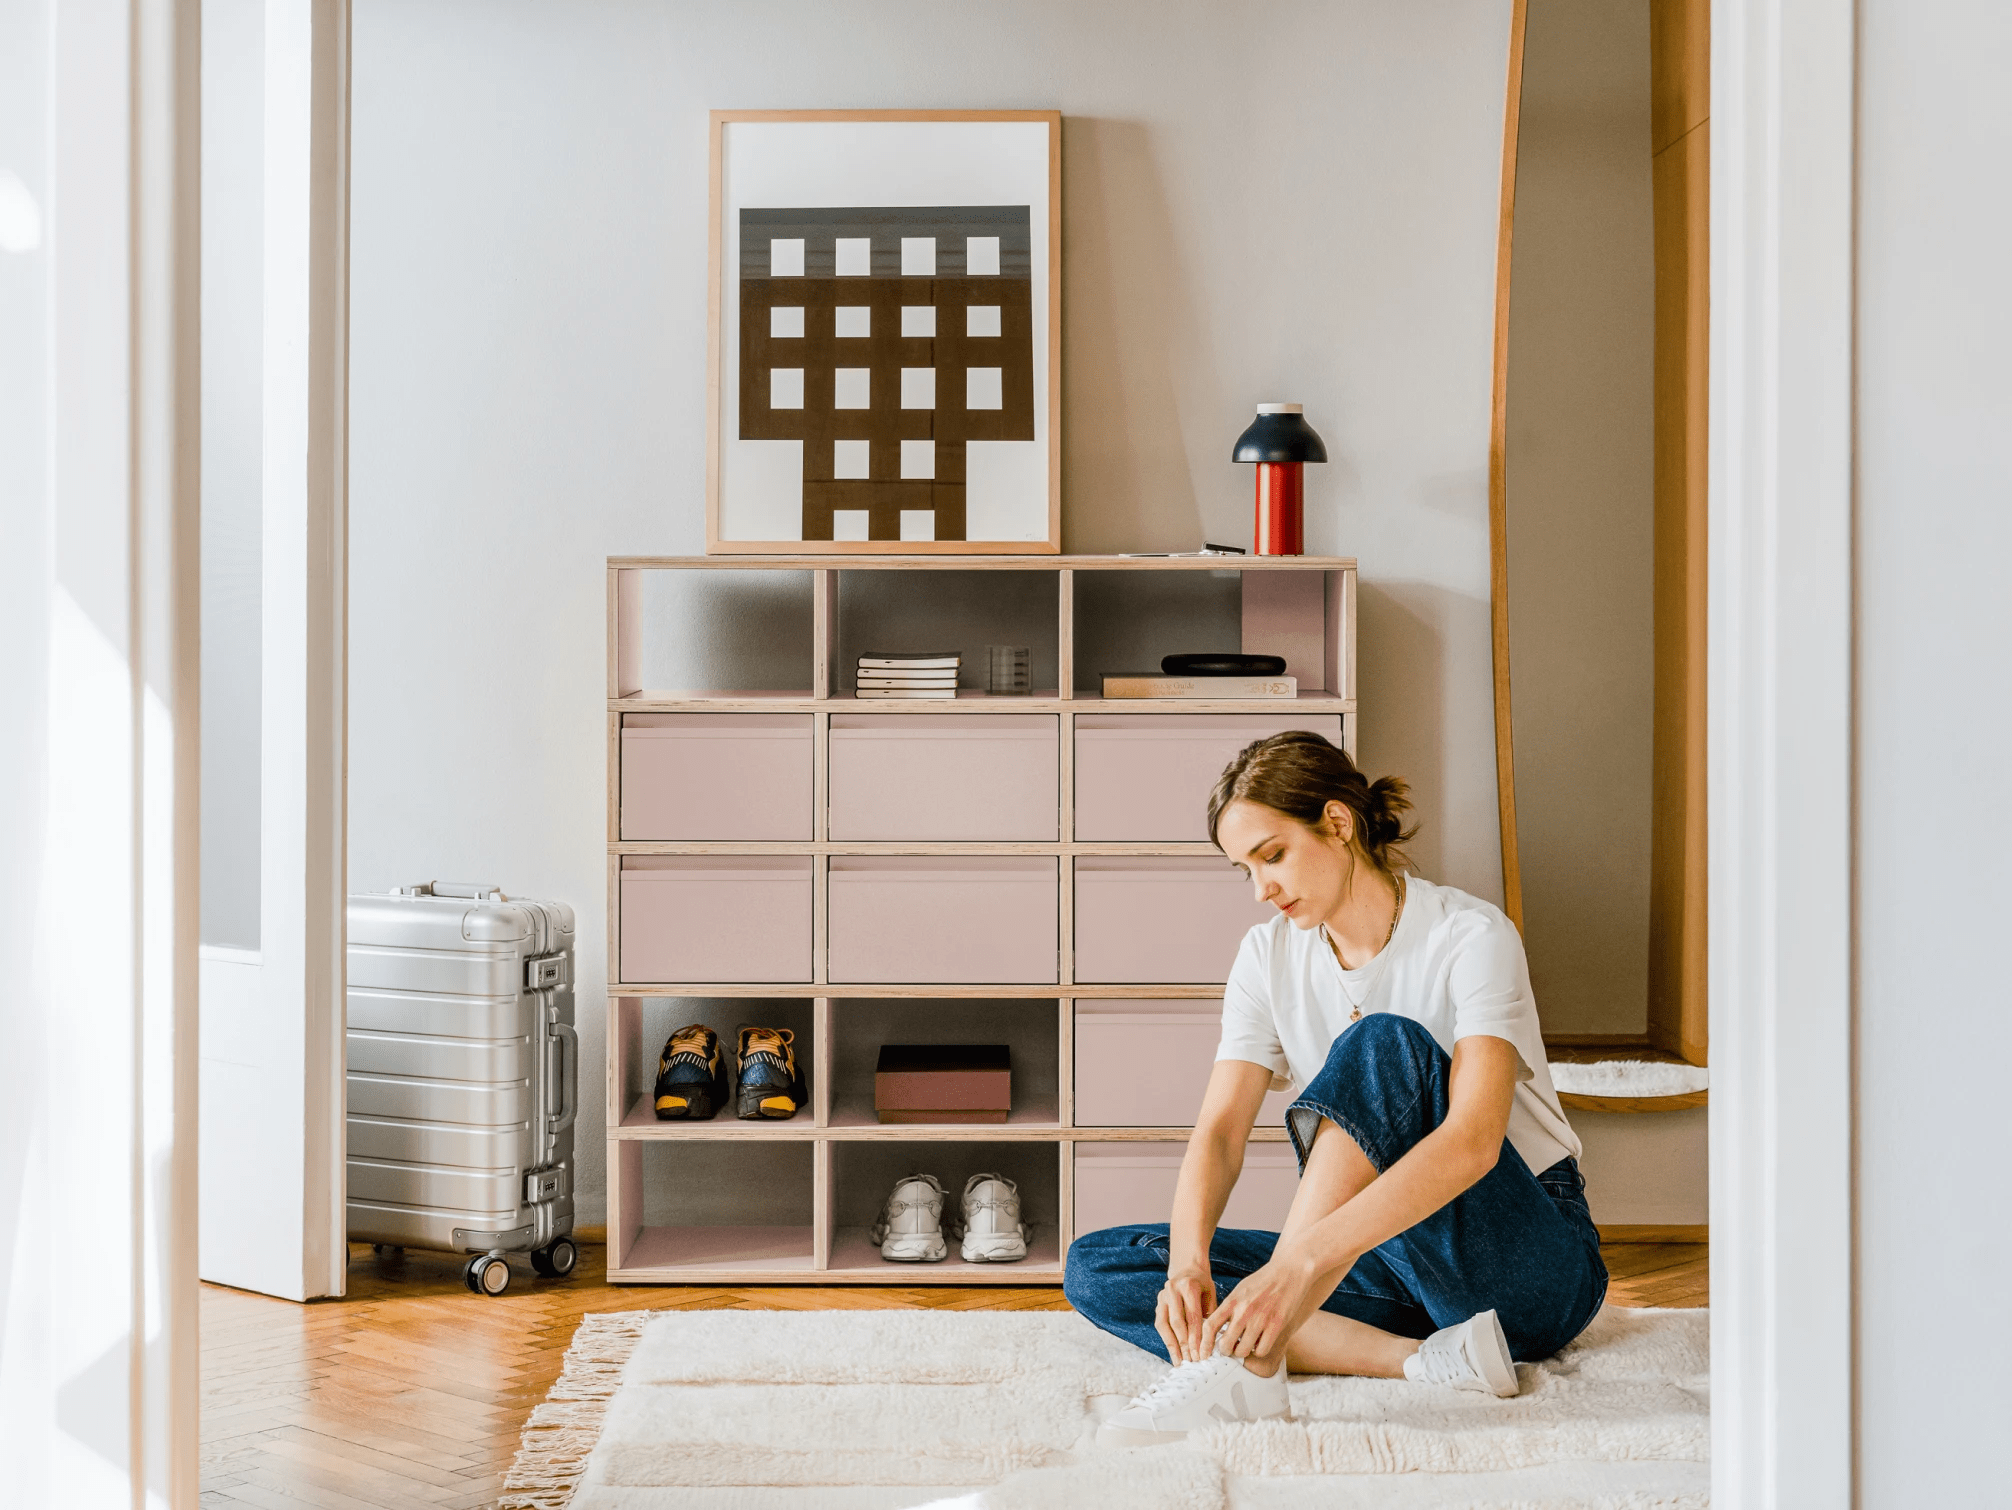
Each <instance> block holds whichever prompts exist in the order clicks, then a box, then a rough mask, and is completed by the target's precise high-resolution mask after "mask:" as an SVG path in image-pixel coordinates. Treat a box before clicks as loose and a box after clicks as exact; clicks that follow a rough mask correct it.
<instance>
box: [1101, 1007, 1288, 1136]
mask: <svg viewBox="0 0 2012 1510" xmlns="http://www.w3.org/2000/svg"><path fill="white" fill-rule="evenodd" d="M1222 1035H1223V1004H1222V1003H1221V1002H1219V1001H1153V1000H1132V1001H1079V1002H1077V1003H1076V1125H1077V1126H1078V1127H1192V1126H1193V1125H1194V1121H1195V1115H1196V1113H1198V1112H1199V1111H1200V1110H1201V1107H1202V1093H1203V1092H1204V1091H1206V1090H1207V1089H1208V1085H1209V1076H1210V1075H1211V1074H1213V1073H1214V1071H1215V1066H1216V1045H1217V1044H1218V1043H1220V1042H1221V1041H1222ZM1291 1104H1292V1097H1291V1096H1289V1095H1287V1094H1286V1093H1285V1092H1284V1091H1272V1092H1271V1093H1269V1094H1268V1095H1267V1096H1266V1097H1265V1098H1264V1109H1263V1110H1262V1111H1260V1112H1259V1113H1258V1122H1257V1125H1258V1126H1260V1127H1280V1126H1283V1125H1284V1123H1285V1109H1286V1108H1287V1107H1288V1106H1290V1105H1291Z"/></svg>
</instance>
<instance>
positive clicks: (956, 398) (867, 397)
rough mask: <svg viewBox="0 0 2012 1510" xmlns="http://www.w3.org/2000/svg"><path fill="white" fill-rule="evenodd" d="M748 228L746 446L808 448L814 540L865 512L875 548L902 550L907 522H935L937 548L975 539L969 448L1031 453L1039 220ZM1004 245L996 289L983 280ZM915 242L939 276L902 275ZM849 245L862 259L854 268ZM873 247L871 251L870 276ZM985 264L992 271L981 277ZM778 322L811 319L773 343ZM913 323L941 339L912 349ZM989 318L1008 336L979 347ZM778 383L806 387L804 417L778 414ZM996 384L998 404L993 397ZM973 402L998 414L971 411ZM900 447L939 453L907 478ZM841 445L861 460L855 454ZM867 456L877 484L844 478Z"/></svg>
mask: <svg viewBox="0 0 2012 1510" xmlns="http://www.w3.org/2000/svg"><path fill="white" fill-rule="evenodd" d="M740 221H741V225H740V231H741V255H740V434H741V438H742V439H744V440H800V441H802V442H803V538H804V539H805V540H831V539H834V538H836V536H835V535H834V528H835V521H834V518H833V515H834V512H835V511H838V510H855V509H856V510H864V511H865V513H866V526H867V530H866V538H868V539H869V540H899V539H901V538H902V528H901V525H902V519H901V516H902V514H903V513H904V512H909V511H924V510H926V511H928V513H929V515H930V518H931V520H932V521H933V530H932V533H931V534H930V535H929V536H927V537H925V538H933V539H937V540H963V539H965V538H967V537H966V535H965V521H964V496H965V495H964V489H965V476H966V468H965V461H966V454H965V445H966V443H967V442H969V441H974V440H977V441H998V440H1013V441H1032V440H1033V439H1034V301H1033V277H1032V263H1031V245H1030V238H1029V215H1028V208H1027V206H1025V205H1003V206H959V207H946V208H919V209H759V210H749V209H744V210H742V211H741V212H740ZM995 239H996V245H997V266H998V271H997V272H996V273H994V272H989V271H985V270H984V266H983V263H984V259H985V257H986V254H987V252H988V250H989V249H990V247H991V246H992V244H993V243H994V240H995ZM904 240H906V241H908V242H909V243H910V248H909V251H910V256H911V258H920V257H922V256H923V255H924V247H923V245H922V244H924V243H926V244H927V245H928V252H927V257H928V261H929V262H930V263H931V265H932V266H933V272H931V273H929V274H927V275H923V274H922V273H921V272H920V271H919V269H914V268H912V269H911V272H910V273H909V274H907V275H904V273H903V271H902V268H903V242H904ZM841 241H847V242H850V243H851V245H850V247H848V248H846V249H844V250H845V254H846V255H845V256H844V257H841V248H840V246H839V243H840V242H841ZM862 242H864V243H867V244H868V245H869V246H870V254H869V255H868V258H867V260H866V264H865V267H866V270H864V271H861V270H858V267H859V261H858V259H859V254H860V252H861V251H863V250H865V248H862V247H861V246H860V243H862ZM974 242H975V244H974ZM967 253H968V254H969V257H968V256H967ZM972 260H977V261H979V262H980V264H981V266H980V270H979V271H977V272H975V273H974V272H973V271H972V267H971V263H972ZM842 263H843V264H844V265H845V266H846V270H845V271H841V265H842ZM799 267H800V269H801V270H800V271H797V270H796V269H798V268H799ZM974 307H975V308H976V309H978V310H979V311H980V312H981V313H980V314H979V315H978V316H976V317H973V316H972V315H971V314H970V311H971V309H973V308H974ZM777 308H780V309H782V310H784V311H791V310H800V311H801V316H800V318H801V321H802V325H801V330H802V334H801V335H795V334H783V333H775V332H772V325H771V322H772V319H773V317H772V315H771V311H772V310H775V309H777ZM904 309H907V310H909V311H911V313H910V314H909V315H908V316H907V317H906V318H907V319H908V320H909V321H910V322H911V325H912V324H914V323H918V322H919V323H929V324H932V325H933V334H928V335H924V334H910V335H904V334H903V333H902V332H903V320H904V315H903V310H904ZM921 310H928V311H930V314H929V315H928V316H927V317H926V319H924V317H921V316H918V315H917V314H916V313H913V312H914V311H921ZM991 310H996V311H997V321H998V325H997V328H998V334H997V335H991V334H975V335H974V334H972V333H971V330H972V328H973V320H974V318H976V319H977V320H979V321H981V322H984V321H989V319H990V318H991V317H990V316H989V315H988V314H986V313H984V312H985V311H991ZM841 311H846V312H848V313H846V314H845V316H844V318H845V319H846V321H847V322H848V329H850V330H856V329H857V328H858V327H859V326H860V325H861V323H862V322H863V324H864V326H865V330H866V333H865V334H864V335H859V334H846V335H840V334H839V321H840V317H841ZM862 311H863V314H862V313H861V312H862ZM796 318H798V317H797V316H795V315H792V314H785V315H784V316H783V319H784V320H785V321H786V322H793V321H794V320H795V319H796ZM784 328H785V329H794V328H796V327H795V326H794V324H793V323H790V324H787V325H786V326H785V327H784ZM980 328H989V326H985V325H981V326H980ZM778 369H780V370H781V371H782V372H784V373H785V374H790V373H794V374H798V375H799V380H800V385H801V386H800V392H801V399H802V406H801V407H800V408H799V407H775V406H773V405H772V403H771V399H772V397H774V396H775V395H776V379H775V378H774V376H773V374H774V373H775V372H776V371H777V370H778ZM974 370H975V371H976V373H977V374H978V375H977V377H976V378H974V377H973V376H972V374H973V372H974ZM993 372H996V373H997V375H998V391H997V393H996V395H995V394H992V393H990V392H988V391H987V389H988V387H989V384H990V376H991V374H992V373H993ZM904 373H906V374H908V376H907V377H906V378H905V377H904ZM920 373H928V374H930V376H929V377H928V378H927V379H926V380H925V379H921V378H918V377H917V376H916V374H920ZM862 374H863V376H864V390H865V391H864V394H863V395H862V394H860V392H859V391H858V390H859V388H860V386H861V375H862ZM974 384H975V385H976V386H975V388H974V386H973V385H974ZM925 386H926V387H930V388H932V389H933V392H932V393H931V394H929V395H928V397H929V399H930V401H929V402H928V404H927V405H926V406H925V405H924V404H923V403H921V402H919V400H920V399H921V397H922V396H923V395H921V394H920V393H919V392H918V391H917V390H918V389H920V388H922V387H925ZM783 387H784V392H783V395H782V396H783V397H785V398H788V397H793V396H794V392H793V391H791V390H792V388H793V385H792V384H791V382H790V380H789V379H788V377H787V376H785V378H784V379H783ZM862 397H863V399H864V403H863V404H861V403H860V400H861V398H862ZM974 397H975V398H977V399H978V400H979V401H980V402H984V401H987V400H991V399H994V398H996V401H997V406H996V407H979V408H972V407H970V406H969V403H968V402H967V401H968V400H969V399H972V398H974ZM846 401H850V402H849V404H848V406H847V407H840V404H841V402H846ZM903 441H911V442H914V441H927V442H933V445H932V446H929V447H915V446H911V447H908V448H906V451H907V456H906V466H905V467H904V447H903V446H902V445H901V442H903ZM841 442H852V443H854V444H852V445H850V446H846V447H844V448H843V450H842V448H841V445H840V443H841ZM858 442H864V443H865V456H864V462H865V472H866V475H865V476H864V477H860V476H856V475H854V476H841V475H839V474H840V472H841V471H842V470H847V471H853V472H856V471H857V470H858V463H859V462H860V460H861V458H860V456H859V446H858V445H857V443H858ZM932 453H933V454H932ZM904 470H906V471H907V473H908V475H906V476H904V475H903V474H904ZM918 474H919V475H918Z"/></svg>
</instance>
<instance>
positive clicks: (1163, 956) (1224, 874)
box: [1076, 855, 1277, 983]
mask: <svg viewBox="0 0 2012 1510" xmlns="http://www.w3.org/2000/svg"><path fill="white" fill-rule="evenodd" d="M1276 915H1277V909H1276V908H1274V907H1272V906H1270V905H1269V904H1268V903H1263V902H1259V901H1257V900H1256V899H1255V898H1254V897H1253V896H1252V894H1251V883H1250V882H1249V881H1247V880H1246V879H1244V875H1243V872H1242V871H1239V870H1236V869H1234V868H1233V867H1232V866H1231V865H1230V863H1229V861H1227V860H1225V859H1222V858H1221V857H1220V856H1215V855H1194V856H1188V855H1136V856H1134V855H1122V856H1121V855H1084V856H1081V857H1080V858H1078V859H1077V861H1076V979H1077V980H1079V981H1084V982H1096V983H1104V982H1132V983H1149V982H1164V983H1173V982H1201V981H1222V980H1228V979H1229V974H1230V966H1231V965H1232V964H1234V963H1235V962H1236V957H1237V946H1238V945H1240V944H1241V943H1242V942H1243V937H1244V934H1245V933H1246V932H1248V931H1249V930H1250V928H1251V926H1252V925H1253V924H1254V923H1262V922H1264V921H1265V920H1266V919H1268V918H1271V917H1274V916H1276Z"/></svg>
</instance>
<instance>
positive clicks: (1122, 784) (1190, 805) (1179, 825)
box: [1076, 713, 1341, 843]
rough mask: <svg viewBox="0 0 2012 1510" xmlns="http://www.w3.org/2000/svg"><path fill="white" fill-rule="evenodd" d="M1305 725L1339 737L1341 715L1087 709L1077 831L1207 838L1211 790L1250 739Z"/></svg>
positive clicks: (1089, 836) (1081, 734) (1083, 835)
mask: <svg viewBox="0 0 2012 1510" xmlns="http://www.w3.org/2000/svg"><path fill="white" fill-rule="evenodd" d="M1286 729H1310V730H1312V731H1313V732H1314V733H1316V734H1324V735H1326V736H1327V737H1328V738H1329V739H1331V740H1333V741H1334V742H1335V743H1336V744H1340V743H1341V715H1340V714H1339V713H1314V714H1300V715H1297V716H1294V715H1289V714H1247V713H1084V714H1079V715H1078V716H1077V718H1076V837H1077V838H1078V839H1080V840H1084V841H1086V842H1090V841H1094V842H1097V843H1103V842H1106V841H1110V840H1155V839H1206V838H1208V836H1209V832H1208V823H1207V813H1208V803H1209V793H1210V791H1212V790H1213V789H1214V787H1215V784H1216V778H1217V777H1219V776H1221V775H1222V773H1223V767H1224V766H1226V765H1228V764H1229V763H1230V761H1231V760H1232V759H1233V758H1234V757H1235V756H1236V753H1237V752H1238V751H1239V750H1241V749H1242V748H1243V747H1244V746H1245V745H1247V744H1249V743H1250V742H1251V741H1252V740H1254V739H1263V738H1264V737H1265V736H1266V735H1268V734H1277V733H1280V732H1281V731H1283V730H1286Z"/></svg>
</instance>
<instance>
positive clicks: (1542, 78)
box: [1508, 0, 1655, 1220]
mask: <svg viewBox="0 0 2012 1510" xmlns="http://www.w3.org/2000/svg"><path fill="white" fill-rule="evenodd" d="M1517 142H1518V146H1517V154H1516V234H1515V252H1514V262H1513V270H1512V274H1511V290H1510V298H1509V414H1508V420H1509V432H1508V435H1509V449H1508V462H1509V465H1508V482H1509V674H1510V688H1511V696H1510V707H1511V710H1512V715H1513V719H1514V724H1515V750H1516V835H1517V854H1518V858H1519V860H1520V861H1521V864H1522V873H1523V935H1524V943H1525V946H1526V947H1527V948H1528V950H1529V954H1530V981H1531V985H1532V986H1533V987H1534V988H1535V990H1536V993H1537V1004H1538V1007H1539V1009H1540V1010H1541V1011H1542V1013H1543V1017H1544V1026H1545V1028H1546V1029H1547V1030H1549V1031H1551V1032H1557V1033H1640V1032H1642V1031H1643V1030H1644V1029H1645V1028H1646V1027H1647V1023H1648V989H1649V837H1650V834H1649V819H1650V812H1651V807H1652V793H1651V791H1650V785H1649V778H1650V769H1651V762H1652V759H1653V755H1654V736H1655V728H1654V704H1653V696H1652V694H1653V692H1654V683H1655V621H1654V616H1653V612H1652V610H1653V607H1654V572H1655V538H1654V530H1655V493H1654V481H1655V479H1654V475H1653V466H1652V463H1653V440H1654V420H1655V415H1654V404H1653V400H1654V394H1653V392H1652V377H1653V373H1654V364H1655V240H1654V221H1653V218H1652V210H1651V204H1650V193H1649V188H1650V185H1649V145H1650V144H1649V6H1648V0H1625V3H1616V0H1532V4H1531V5H1530V9H1529V18H1528V21H1527V24H1526V30H1525V33H1524V42H1523V110H1522V116H1521V119H1520V120H1519V122H1518V125H1517ZM1612 1219H1613V1220H1621V1218H1612Z"/></svg>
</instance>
